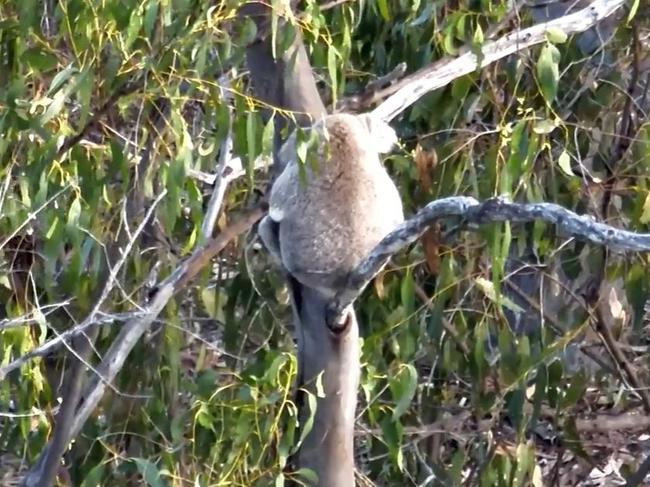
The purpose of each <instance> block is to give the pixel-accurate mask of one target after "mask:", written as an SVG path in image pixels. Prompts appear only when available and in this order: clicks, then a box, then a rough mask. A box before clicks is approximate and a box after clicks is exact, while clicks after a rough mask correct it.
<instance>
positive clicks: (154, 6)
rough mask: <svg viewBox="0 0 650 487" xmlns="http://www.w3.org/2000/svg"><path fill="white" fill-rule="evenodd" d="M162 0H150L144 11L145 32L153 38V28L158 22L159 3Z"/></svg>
mask: <svg viewBox="0 0 650 487" xmlns="http://www.w3.org/2000/svg"><path fill="white" fill-rule="evenodd" d="M159 3H160V0H149V4H148V5H147V8H146V10H145V13H144V21H143V27H144V34H145V35H146V36H147V37H148V38H149V39H151V34H152V33H153V28H154V26H155V23H156V18H157V17H158V4H159Z"/></svg>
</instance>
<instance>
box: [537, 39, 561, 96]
mask: <svg viewBox="0 0 650 487" xmlns="http://www.w3.org/2000/svg"><path fill="white" fill-rule="evenodd" d="M559 60H560V51H558V50H557V48H556V47H555V46H554V45H553V44H550V43H546V45H545V46H544V47H543V48H542V52H541V53H540V55H539V59H538V60H537V79H538V80H539V86H540V89H541V91H542V96H544V99H545V100H546V103H547V104H549V105H550V104H551V103H553V101H554V100H555V96H556V95H557V86H558V83H559V80H560V68H559Z"/></svg>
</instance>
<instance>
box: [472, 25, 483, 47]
mask: <svg viewBox="0 0 650 487" xmlns="http://www.w3.org/2000/svg"><path fill="white" fill-rule="evenodd" d="M483 40H484V36H483V29H482V28H481V24H478V23H477V24H476V30H475V31H474V38H473V39H472V42H473V43H474V44H475V45H479V46H480V45H481V44H483Z"/></svg>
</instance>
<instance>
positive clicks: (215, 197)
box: [201, 76, 233, 241]
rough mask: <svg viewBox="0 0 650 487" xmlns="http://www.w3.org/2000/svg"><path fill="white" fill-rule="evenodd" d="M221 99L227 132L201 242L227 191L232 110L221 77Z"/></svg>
mask: <svg viewBox="0 0 650 487" xmlns="http://www.w3.org/2000/svg"><path fill="white" fill-rule="evenodd" d="M219 81H220V82H219V86H220V92H221V97H222V99H223V101H224V103H226V105H228V130H227V132H226V138H225V139H224V141H223V143H222V144H221V148H220V150H219V159H218V162H217V167H216V172H215V179H214V187H213V188H212V195H211V196H210V202H209V203H208V207H207V209H206V212H205V217H204V218H203V223H202V224H201V237H202V239H203V241H206V240H207V239H209V238H210V237H212V233H213V232H214V226H215V224H216V222H217V217H218V216H219V211H220V210H221V204H222V203H223V198H224V196H225V195H226V189H228V183H229V182H230V179H228V175H227V174H226V172H225V171H226V168H228V167H229V165H230V160H231V159H232V148H233V140H232V108H231V107H230V106H229V100H230V98H231V97H232V96H231V92H230V79H229V78H228V77H227V76H223V77H222V78H221V79H220V80H219Z"/></svg>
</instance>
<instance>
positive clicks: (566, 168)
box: [557, 151, 575, 176]
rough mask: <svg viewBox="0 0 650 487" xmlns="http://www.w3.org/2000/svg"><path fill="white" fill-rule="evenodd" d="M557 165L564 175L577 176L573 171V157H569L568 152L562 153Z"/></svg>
mask: <svg viewBox="0 0 650 487" xmlns="http://www.w3.org/2000/svg"><path fill="white" fill-rule="evenodd" d="M557 163H558V165H559V166H560V169H562V172H563V173H564V174H566V175H567V176H575V174H573V171H572V170H571V157H569V154H568V153H567V151H562V154H560V157H558V158H557Z"/></svg>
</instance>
